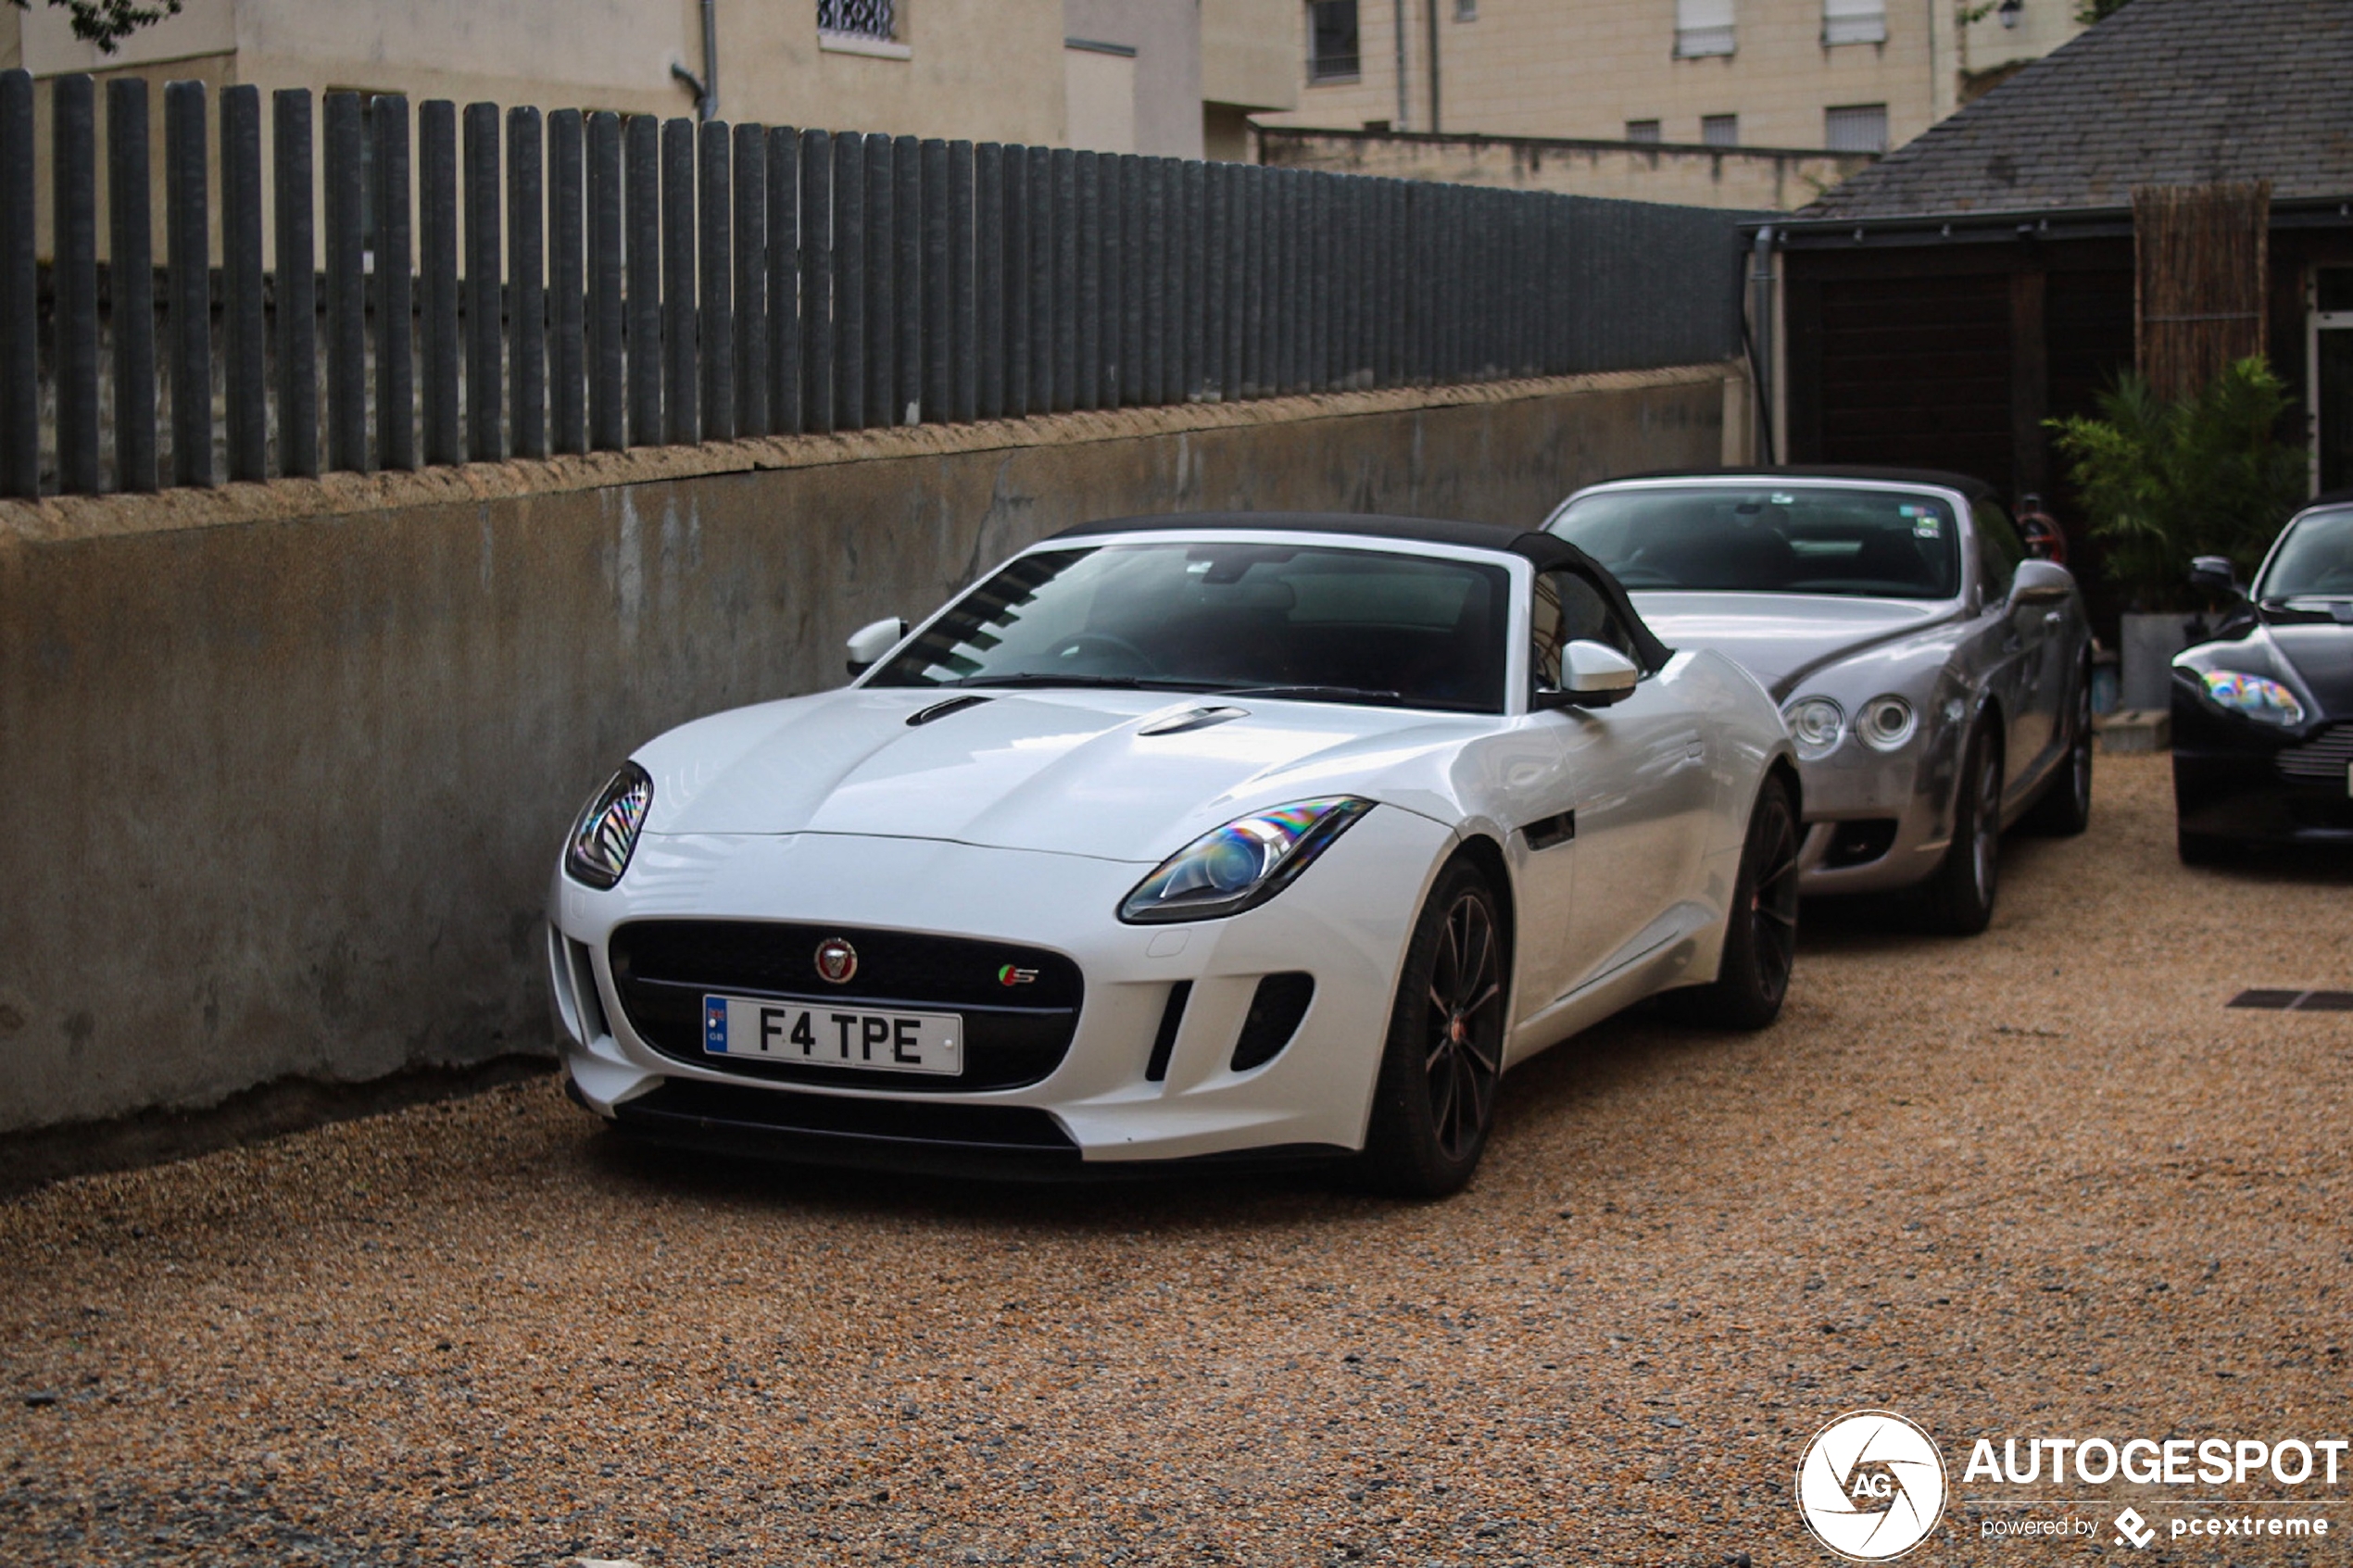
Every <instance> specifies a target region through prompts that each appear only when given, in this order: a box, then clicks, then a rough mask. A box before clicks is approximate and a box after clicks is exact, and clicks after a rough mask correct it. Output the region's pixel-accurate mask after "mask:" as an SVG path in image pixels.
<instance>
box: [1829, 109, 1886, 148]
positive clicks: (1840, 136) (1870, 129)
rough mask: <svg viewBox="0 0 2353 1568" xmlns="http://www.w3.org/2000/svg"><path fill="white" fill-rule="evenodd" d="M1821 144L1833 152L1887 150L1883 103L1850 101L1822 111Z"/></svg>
mask: <svg viewBox="0 0 2353 1568" xmlns="http://www.w3.org/2000/svg"><path fill="white" fill-rule="evenodd" d="M1822 145H1824V146H1826V147H1828V148H1829V149H1830V150H1831V151H1832V152H1834V153H1883V152H1885V151H1887V106H1886V105H1885V104H1850V105H1848V106H1847V107H1844V108H1839V109H1824V110H1823V111H1822Z"/></svg>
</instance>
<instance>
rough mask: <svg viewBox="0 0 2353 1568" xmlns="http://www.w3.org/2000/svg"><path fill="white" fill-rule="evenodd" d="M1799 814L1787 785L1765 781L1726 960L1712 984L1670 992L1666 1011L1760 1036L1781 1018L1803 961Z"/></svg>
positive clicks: (1736, 890) (1728, 920)
mask: <svg viewBox="0 0 2353 1568" xmlns="http://www.w3.org/2000/svg"><path fill="white" fill-rule="evenodd" d="M1799 842H1800V834H1799V833H1798V827H1797V812H1796V811H1795V810H1794V809H1793V808H1792V807H1791V805H1790V797H1789V785H1788V784H1785V783H1783V782H1782V781H1781V780H1780V779H1779V778H1778V777H1775V776H1774V775H1772V774H1769V773H1768V774H1767V775H1766V777H1765V783H1764V785H1763V787H1761V788H1760V789H1758V791H1757V792H1756V804H1755V807H1754V808H1753V809H1751V810H1750V811H1749V814H1748V838H1747V840H1746V843H1745V844H1744V846H1743V848H1742V850H1741V869H1740V875H1739V877H1738V879H1737V880H1736V881H1734V883H1733V884H1732V902H1731V908H1730V909H1728V910H1726V911H1725V915H1724V957H1723V961H1722V963H1721V964H1720V965H1719V966H1718V969H1717V972H1716V979H1715V980H1714V982H1713V983H1711V984H1709V985H1694V986H1692V987H1690V988H1688V989H1686V990H1681V991H1670V992H1668V993H1667V996H1666V997H1664V998H1662V999H1663V1000H1664V1001H1665V1003H1666V1004H1667V1010H1668V1011H1669V1012H1671V1013H1672V1014H1673V1015H1674V1016H1675V1017H1677V1018H1680V1019H1681V1020H1683V1021H1684V1022H1690V1023H1700V1024H1706V1025H1708V1026H1710V1027H1713V1028H1718V1029H1762V1028H1764V1027H1765V1026H1766V1025H1767V1024H1768V1023H1770V1022H1773V1020H1774V1019H1776V1018H1778V1017H1779V1016H1780V1010H1781V999H1782V998H1783V997H1787V996H1788V995H1789V976H1790V970H1791V969H1792V967H1793V965H1794V964H1795V963H1796V960H1797V850H1798V845H1799Z"/></svg>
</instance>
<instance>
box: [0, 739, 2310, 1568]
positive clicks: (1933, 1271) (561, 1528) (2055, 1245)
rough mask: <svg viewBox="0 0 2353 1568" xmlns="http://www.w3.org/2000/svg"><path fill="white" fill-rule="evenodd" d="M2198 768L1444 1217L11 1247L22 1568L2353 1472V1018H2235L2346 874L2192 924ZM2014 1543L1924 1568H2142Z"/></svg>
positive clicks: (302, 1160)
mask: <svg viewBox="0 0 2353 1568" xmlns="http://www.w3.org/2000/svg"><path fill="white" fill-rule="evenodd" d="M2165 769H2166V763H2165V759H2163V758H2161V757H2160V758H2156V759H2112V758H2104V759H2102V761H2101V777H2100V783H2099V801H2098V807H2097V810H2096V813H2095V827H2094V829H2093V831H2092V833H2091V834H2090V835H2089V836H2088V837H2086V838H2083V839H2081V840H2076V841H2066V842H2059V841H2035V840H2014V841H2013V842H2012V843H2011V844H2010V846H2009V847H2008V859H2007V862H2006V867H2007V876H2006V882H2005V885H2004V888H2003V893H2002V904H2001V908H2000V911H1999V913H1998V915H1997V916H1996V919H1995V922H1994V929H1993V930H1992V931H1991V932H1990V933H1989V934H1988V935H1985V936H1983V937H1982V938H1979V939H1977V940H1974V941H1953V940H1948V939H1940V938H1931V937H1925V936H1913V935H1900V934H1892V933H1890V932H1889V931H1888V930H1886V929H1885V925H1886V922H1884V921H1882V920H1881V919H1880V918H1878V917H1877V916H1876V915H1874V914H1873V913H1871V912H1870V911H1850V912H1841V911H1828V912H1826V911H1821V910H1814V911H1811V916H1810V917H1809V918H1811V924H1810V927H1809V931H1808V934H1807V936H1806V943H1805V951H1804V953H1803V956H1802V958H1801V961H1800V965H1799V970H1798V977H1797V982H1796V985H1795V989H1794V992H1793V997H1792V999H1791V1004H1790V1007H1789V1009H1788V1011H1787V1012H1786V1013H1785V1014H1784V1015H1783V1018H1782V1021H1781V1022H1780V1024H1779V1025H1777V1026H1776V1027H1775V1028H1773V1029H1772V1030H1770V1031H1768V1033H1766V1034H1764V1035H1756V1036H1743V1037H1727V1036H1705V1035H1693V1034H1688V1033H1684V1032H1680V1031H1679V1030H1677V1029H1675V1028H1672V1027H1670V1026H1667V1025H1665V1024H1662V1023H1659V1022H1653V1021H1651V1020H1648V1019H1629V1020H1621V1021H1619V1022H1616V1023H1614V1024H1611V1025H1609V1026H1606V1027H1604V1029H1602V1030H1600V1031H1597V1032H1596V1033H1594V1034H1592V1035H1589V1036H1587V1037H1586V1038H1585V1039H1583V1040H1581V1041H1579V1042H1578V1043H1576V1044H1573V1045H1571V1046H1568V1047H1564V1048H1562V1049H1561V1050H1558V1051H1555V1052H1554V1053H1552V1054H1551V1055H1549V1056H1547V1057H1545V1058H1543V1059H1541V1060H1538V1061H1537V1062H1535V1063H1533V1064H1531V1065H1530V1066H1529V1067H1528V1068H1527V1069H1525V1070H1523V1071H1522V1072H1520V1073H1516V1074H1515V1075H1514V1076H1513V1077H1512V1078H1511V1079H1510V1080H1509V1082H1508V1084H1507V1085H1506V1091H1505V1101H1504V1114H1503V1123H1502V1126H1501V1130H1500V1133H1499V1135H1498V1136H1497V1139H1496V1141H1495V1144H1494V1145H1493V1147H1492V1148H1491V1150H1490V1152H1489V1155H1488V1160H1487V1164H1486V1166H1485V1168H1484V1169H1483V1170H1482V1172H1481V1173H1480V1175H1479V1177H1478V1181H1477V1183H1476V1184H1475V1185H1473V1187H1472V1188H1471V1189H1470V1191H1468V1192H1467V1193H1466V1194H1465V1195H1463V1196H1462V1197H1460V1198H1456V1199H1454V1200H1453V1201H1451V1202H1447V1203H1442V1204H1438V1205H1433V1206H1428V1207H1406V1206H1399V1205H1396V1204H1392V1203H1389V1202H1383V1201H1376V1200H1372V1199H1368V1198H1360V1197H1357V1196H1354V1195H1353V1194H1351V1193H1348V1192H1345V1191H1340V1190H1337V1189H1335V1188H1333V1187H1331V1186H1329V1185H1323V1184H1319V1183H1316V1182H1313V1181H1305V1180H1292V1181H1283V1182H1239V1183H1232V1184H1228V1185H1197V1186H1191V1187H1186V1188H1175V1187H1165V1186H1164V1187H1153V1188H1145V1189H1141V1190H1120V1189H1102V1190H1076V1191H1064V1190H1047V1191H1036V1190H1023V1189H993V1188H988V1187H979V1186H972V1185H949V1184H936V1183H923V1182H912V1181H886V1180H879V1179H875V1178H857V1179H849V1178H842V1177H837V1176H828V1175H811V1174H804V1173H789V1172H785V1171H781V1170H776V1169H769V1168H757V1167H735V1166H710V1165H707V1164H705V1163H704V1162H701V1161H698V1160H692V1159H688V1158H685V1157H673V1156H666V1155H659V1154H654V1153H649V1152H643V1151H638V1150H635V1149H632V1148H627V1147H625V1146H622V1145H619V1144H617V1143H615V1142H614V1141H612V1140H610V1139H609V1138H608V1137H606V1136H604V1135H601V1134H599V1133H598V1131H597V1130H596V1129H595V1127H594V1126H593V1124H592V1123H590V1122H589V1121H588V1120H587V1119H586V1118H585V1117H584V1116H583V1115H581V1114H580V1113H579V1112H577V1111H575V1110H573V1109H572V1108H571V1107H570V1106H569V1105H567V1104H565V1103H564V1102H563V1101H562V1100H561V1098H560V1095H559V1094H558V1092H557V1090H556V1088H555V1086H554V1085H552V1084H551V1083H548V1082H545V1081H541V1082H535V1083H529V1084H524V1085H515V1086H511V1087H509V1088H504V1089H500V1090H497V1091H495V1092H492V1093H488V1094H484V1095H483V1096H480V1097H479V1098H473V1099H470V1100H465V1101H461V1102H456V1103H449V1104H443V1105H437V1106H431V1107H425V1108H421V1109H417V1110H408V1111H403V1112H400V1113H398V1114H396V1115H390V1116H385V1117H380V1118H376V1119H372V1120H369V1121H365V1122H357V1123H346V1124H343V1125H340V1126H335V1127H330V1128H326V1129H322V1130H320V1131H317V1132H313V1133H309V1134H305V1135H300V1136H296V1137H292V1138H287V1139H283V1140H282V1141H278V1142H274V1143H271V1144H268V1145H265V1146H262V1147H258V1148H250V1149H245V1150H240V1151H235V1152H231V1153H226V1154H220V1155H216V1156H211V1157H208V1158H205V1159H201V1160H193V1161H189V1162H186V1163H182V1164H177V1165H172V1166H168V1167H163V1168H159V1169H154V1170H148V1171H144V1172H138V1173H130V1174H124V1175H115V1176H106V1177H96V1178H90V1179H85V1180H81V1181H76V1182H72V1183H69V1184H65V1185H59V1186H56V1187H52V1188H49V1189H46V1190H44V1191H42V1192H39V1193H35V1194H32V1195H31V1196H29V1197H26V1198H21V1199H19V1200H17V1201H14V1202H11V1203H8V1204H6V1205H0V1393H5V1394H6V1400H5V1405H0V1562H5V1563H7V1564H9V1565H10V1568H14V1565H15V1564H19V1563H41V1562H59V1563H64V1562H191V1563H195V1562H204V1563H217V1562H273V1563H274V1562H305V1563H309V1562H320V1563H344V1562H353V1563H406V1562H435V1563H439V1562H455V1563H494V1562H497V1563H507V1562H516V1563H553V1562H562V1561H564V1560H566V1559H567V1558H570V1557H572V1556H574V1555H585V1556H587V1557H592V1558H607V1559H631V1560H635V1561H636V1562H642V1563H645V1564H647V1565H648V1568H652V1565H654V1564H664V1565H668V1564H700V1563H723V1562H746V1563H750V1562H757V1563H812V1562H908V1563H917V1562H920V1563H961V1562H1075V1563H1096V1562H1139V1563H1144V1562H1149V1563H1158V1562H1252V1563H1269V1564H1300V1563H1320V1562H1349V1561H1374V1562H1391V1561H1394V1562H1411V1563H1416V1564H1419V1563H1423V1562H1431V1561H1435V1562H1445V1563H1456V1562H1498V1563H1503V1562H1541V1563H1554V1562H1575V1563H1586V1562H1612V1563H1650V1562H1658V1563H1684V1564H1690V1563H1708V1564H1720V1563H1725V1562H1735V1563H1738V1562H1754V1563H1756V1564H1763V1563H1767V1562H1796V1563H1808V1564H1814V1563H1824V1562H1830V1561H1831V1559H1830V1558H1829V1556H1828V1554H1827V1553H1825V1552H1824V1551H1823V1550H1822V1549H1820V1548H1818V1547H1817V1546H1815V1545H1814V1543H1813V1542H1812V1540H1811V1539H1810V1537H1807V1536H1806V1533H1805V1531H1804V1528H1803V1526H1802V1524H1801V1523H1800V1521H1799V1518H1798V1515H1797V1512H1796V1511H1795V1509H1794V1507H1793V1504H1792V1502H1791V1500H1790V1495H1789V1494H1790V1490H1791V1476H1792V1474H1793V1470H1794V1468H1795V1465H1796V1462H1797V1459H1798V1456H1799V1452H1800V1449H1801V1448H1802V1446H1803V1444H1804V1442H1805V1440H1806V1437H1807V1436H1810V1435H1811V1434H1812V1433H1813V1432H1814V1431H1815V1430H1816V1428H1818V1426H1819V1425H1820V1424H1822V1423H1823V1422H1824V1421H1825V1420H1827V1419H1828V1418H1829V1417H1831V1416H1832V1415H1834V1414H1837V1413H1839V1412H1841V1411H1847V1410H1850V1409H1853V1408H1856V1407H1858V1406H1865V1405H1884V1406H1889V1407H1892V1408H1894V1409H1896V1410H1898V1411H1902V1412H1903V1413H1905V1414H1906V1415H1908V1416H1910V1417H1911V1418H1913V1419H1914V1420H1916V1421H1919V1422H1920V1423H1921V1424H1924V1425H1925V1426H1927V1427H1928V1428H1929V1429H1930V1430H1931V1432H1933V1433H1935V1434H1936V1435H1937V1436H1939V1438H1940V1439H1941V1440H1942V1441H1943V1442H1944V1447H1945V1451H1946V1457H1947V1461H1948V1463H1950V1464H1951V1465H1952V1467H1953V1472H1954V1481H1955V1483H1956V1488H1957V1491H1959V1492H1962V1493H1968V1492H1970V1491H1972V1490H1975V1491H1979V1492H1982V1491H1983V1490H1985V1488H1984V1486H1982V1484H1981V1485H1980V1486H1977V1487H1975V1488H1971V1487H1969V1486H1961V1485H1960V1479H1961V1478H1960V1464H1961V1460H1962V1456H1963V1455H1964V1454H1965V1453H1966V1451H1967V1443H1968V1439H1969V1438H1970V1437H1972V1436H1977V1435H1993V1436H1996V1438H1997V1439H1998V1437H1999V1436H2001V1435H2003V1434H2017V1435H2020V1436H2031V1435H2034V1434H2038V1433H2070V1432H2076V1431H2084V1432H2092V1433H2097V1432H2108V1433H2110V1434H2114V1435H2117V1436H2126V1435H2140V1434H2143V1433H2145V1434H2148V1435H2151V1436H2167V1435H2170V1434H2171V1433H2173V1432H2176V1431H2178V1432H2182V1433H2205V1432H2218V1433H2223V1434H2236V1433H2240V1432H2246V1433H2249V1434H2253V1435H2260V1436H2275V1435H2281V1434H2284V1433H2287V1432H2290V1431H2301V1432H2305V1433H2307V1434H2318V1435H2347V1428H2348V1427H2353V1419H2348V1417H2353V1399H2348V1394H2347V1388H2348V1381H2347V1353H2346V1350H2347V1342H2348V1337H2353V1323H2348V1321H2347V1316H2348V1313H2347V1308H2348V1302H2347V1295H2348V1292H2349V1291H2353V1267H2348V1263H2353V1226H2348V1223H2347V1152H2346V1151H2347V1124H2348V1113H2353V1070H2348V1052H2349V1051H2353V1014H2348V1013H2335V1014H2328V1013H2308V1012H2290V1013H2282V1012H2276V1011H2251V1010H2225V1008H2224V1006H2223V1004H2224V1003H2225V1002H2226V1001H2227V1000H2228V999H2229V998H2230V997H2232V996H2233V995H2234V994H2235V993H2237V992H2238V991H2239V990H2241V989H2242V988H2245V987H2248V986H2260V985H2286V986H2292V987H2308V986H2314V987H2316V986H2335V987H2339V988H2348V989H2353V919H2348V916H2347V910H2348V907H2349V904H2353V901H2348V898H2347V894H2348V891H2353V874H2348V873H2347V872H2346V871H2345V870H2344V869H2343V868H2328V867H2322V868H2320V869H2317V870H2315V869H2312V868H2309V867H2306V868H2276V869H2272V870H2268V871H2263V872H2189V871H2184V870H2183V869H2182V868H2181V867H2179V866H2177V865H2176V864H2175V863H2174V860H2173V857H2172V850H2171V837H2172V829H2171V797H2170V793H2169V790H2168V785H2167V774H2166V771H2165ZM1826 915H1827V918H1823V917H1825V916H1826ZM2107 1490H2108V1491H2109V1492H2110V1494H2111V1495H2112V1496H2114V1497H2116V1498H2119V1499H2121V1498H2126V1497H2131V1496H2133V1493H2132V1492H2131V1491H2130V1490H2129V1488H2123V1487H2115V1488H2108V1489H2107ZM2333 1495H2334V1497H2337V1498H2341V1499H2353V1484H2348V1485H2347V1486H2343V1487H2340V1488H2337V1489H2335V1490H2334V1494H2333ZM2143 1500H2144V1503H2145V1501H2146V1499H2143ZM1978 1528H1979V1527H1978V1524H1977V1523H1976V1522H1975V1520H1974V1518H1973V1516H1972V1514H1971V1512H1970V1511H1969V1508H1968V1506H1967V1505H1966V1504H1965V1503H1957V1504H1956V1505H1955V1506H1954V1507H1953V1508H1952V1509H1951V1510H1950V1511H1948V1512H1947V1514H1946V1516H1945V1522H1944V1544H1943V1545H1942V1546H1940V1545H1939V1544H1938V1543H1937V1542H1935V1541H1931V1542H1930V1543H1928V1546H1927V1547H1926V1548H1924V1549H1923V1550H1922V1551H1920V1552H1919V1553H1918V1554H1916V1557H1915V1558H1914V1559H1913V1560H1912V1561H1919V1560H1928V1561H1957V1560H1966V1561H1972V1562H1976V1561H1987V1562H1998V1561H2001V1560H2003V1559H2004V1558H2006V1557H2007V1559H2009V1560H2012V1561H2018V1562H2049V1561H2056V1558H2055V1557H2054V1556H2053V1554H2062V1555H2064V1556H2065V1557H2066V1558H2067V1559H2068V1560H2069V1561H2081V1560H2082V1558H2084V1557H2086V1556H2088V1555H2091V1554H2093V1553H2094V1552H2096V1551H2104V1550H2110V1549H2108V1539H2107V1532H2106V1531H2103V1532H2102V1533H2101V1537H2100V1539H2099V1540H2098V1542H2097V1543H2095V1544H2084V1545H2067V1546H2061V1545H2054V1544H2049V1543H2039V1544H2010V1545H1999V1544H1984V1545H1981V1543H1980V1541H1979V1539H1978ZM2332 1534H2333V1535H2338V1534H2342V1535H2353V1502H2347V1503H2343V1504H2340V1506H2338V1507H2337V1508H2336V1509H2335V1510H2334V1528H2333V1532H2332ZM2188 1544H2189V1543H2187V1542H2183V1543H2179V1544H2177V1545H2175V1546H2173V1547H2172V1548H2171V1554H2170V1556H2167V1554H2166V1551H2165V1549H2160V1551H2159V1552H2157V1553H2151V1554H2149V1555H2151V1556H2152V1557H2157V1556H2167V1560H2168V1561H2183V1560H2186V1554H2185V1552H2184V1548H2186V1547H2187V1546H2188ZM2302 1545H2304V1546H2306V1547H2309V1549H2310V1551H2311V1554H2312V1557H2313V1560H2315V1561H2340V1562H2341V1561H2343V1558H2344V1552H2345V1546H2344V1545H2343V1543H2342V1542H2340V1541H2337V1540H2334V1539H2332V1540H2330V1541H2328V1542H2327V1543H2326V1544H2325V1545H2320V1544H2318V1543H2302ZM2211 1549H2212V1550H2213V1551H2215V1552H2216V1553H2217V1560H2220V1558H2221V1556H2222V1555H2225V1554H2229V1553H2233V1552H2236V1551H2237V1550H2238V1549H2237V1548H2235V1547H2224V1546H2220V1545H2218V1546H2215V1547H2213V1548H2211ZM2111 1554H2112V1555H2129V1554H2116V1553H2111ZM2196 1560H2198V1561H2204V1560H2205V1559H2203V1558H2198V1559H2196ZM2232 1560H2233V1561H2241V1562H2296V1561H2300V1559H2299V1557H2298V1556H2297V1555H2296V1549H2294V1548H2290V1547H2287V1546H2284V1545H2282V1546H2272V1545H2270V1544H2268V1543H2267V1544H2266V1545H2264V1546H2263V1547H2260V1548H2257V1549H2248V1550H2247V1551H2246V1552H2244V1553H2242V1554H2239V1555H2236V1556H2233V1558H2232Z"/></svg>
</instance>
